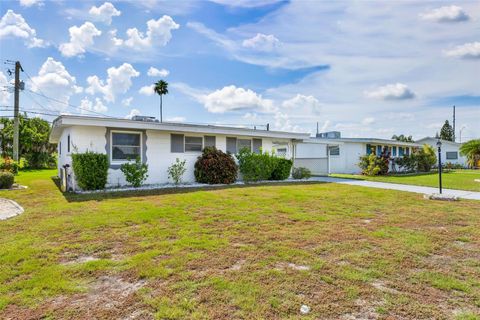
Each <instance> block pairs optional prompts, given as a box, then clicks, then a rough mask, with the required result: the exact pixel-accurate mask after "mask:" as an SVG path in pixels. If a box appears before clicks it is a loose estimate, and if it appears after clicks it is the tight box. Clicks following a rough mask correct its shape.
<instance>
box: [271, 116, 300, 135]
mask: <svg viewBox="0 0 480 320" xmlns="http://www.w3.org/2000/svg"><path fill="white" fill-rule="evenodd" d="M274 120H275V123H274V127H275V130H281V131H292V132H299V131H301V130H300V127H299V126H298V125H294V124H292V122H291V120H290V117H289V115H288V114H286V113H283V112H276V113H275V116H274Z"/></svg>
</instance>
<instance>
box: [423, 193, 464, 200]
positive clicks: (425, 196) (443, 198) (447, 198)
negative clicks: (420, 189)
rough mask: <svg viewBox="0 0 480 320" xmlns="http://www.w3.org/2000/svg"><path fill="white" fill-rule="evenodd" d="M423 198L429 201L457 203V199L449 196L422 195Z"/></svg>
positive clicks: (437, 194) (436, 194)
mask: <svg viewBox="0 0 480 320" xmlns="http://www.w3.org/2000/svg"><path fill="white" fill-rule="evenodd" d="M423 197H424V198H425V199H429V200H442V201H458V197H457V196H454V195H451V194H443V193H441V194H440V193H432V194H424V195H423Z"/></svg>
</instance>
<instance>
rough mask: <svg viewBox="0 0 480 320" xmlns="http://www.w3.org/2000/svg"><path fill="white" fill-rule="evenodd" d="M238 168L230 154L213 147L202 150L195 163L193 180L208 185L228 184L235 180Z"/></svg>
mask: <svg viewBox="0 0 480 320" xmlns="http://www.w3.org/2000/svg"><path fill="white" fill-rule="evenodd" d="M237 174H238V166H237V164H236V163H235V160H234V159H233V157H232V156H231V155H230V154H227V153H224V152H223V151H221V150H217V149H216V148H215V147H207V148H205V149H203V152H202V155H201V156H199V157H198V158H197V161H196V162H195V180H196V181H197V182H200V183H208V184H230V183H234V182H235V180H237Z"/></svg>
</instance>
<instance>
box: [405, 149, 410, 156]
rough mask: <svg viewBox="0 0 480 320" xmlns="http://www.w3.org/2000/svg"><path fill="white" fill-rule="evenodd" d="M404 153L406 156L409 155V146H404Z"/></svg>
mask: <svg viewBox="0 0 480 320" xmlns="http://www.w3.org/2000/svg"><path fill="white" fill-rule="evenodd" d="M405 154H406V155H407V156H409V155H410V148H409V147H406V148H405Z"/></svg>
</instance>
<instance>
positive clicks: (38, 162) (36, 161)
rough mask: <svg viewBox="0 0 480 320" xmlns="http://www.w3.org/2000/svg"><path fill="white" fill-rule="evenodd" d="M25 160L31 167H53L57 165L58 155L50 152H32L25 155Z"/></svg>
mask: <svg viewBox="0 0 480 320" xmlns="http://www.w3.org/2000/svg"><path fill="white" fill-rule="evenodd" d="M25 161H26V166H27V167H28V168H29V169H52V168H55V167H56V166H57V155H56V153H49V152H32V153H28V154H26V155H25Z"/></svg>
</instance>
